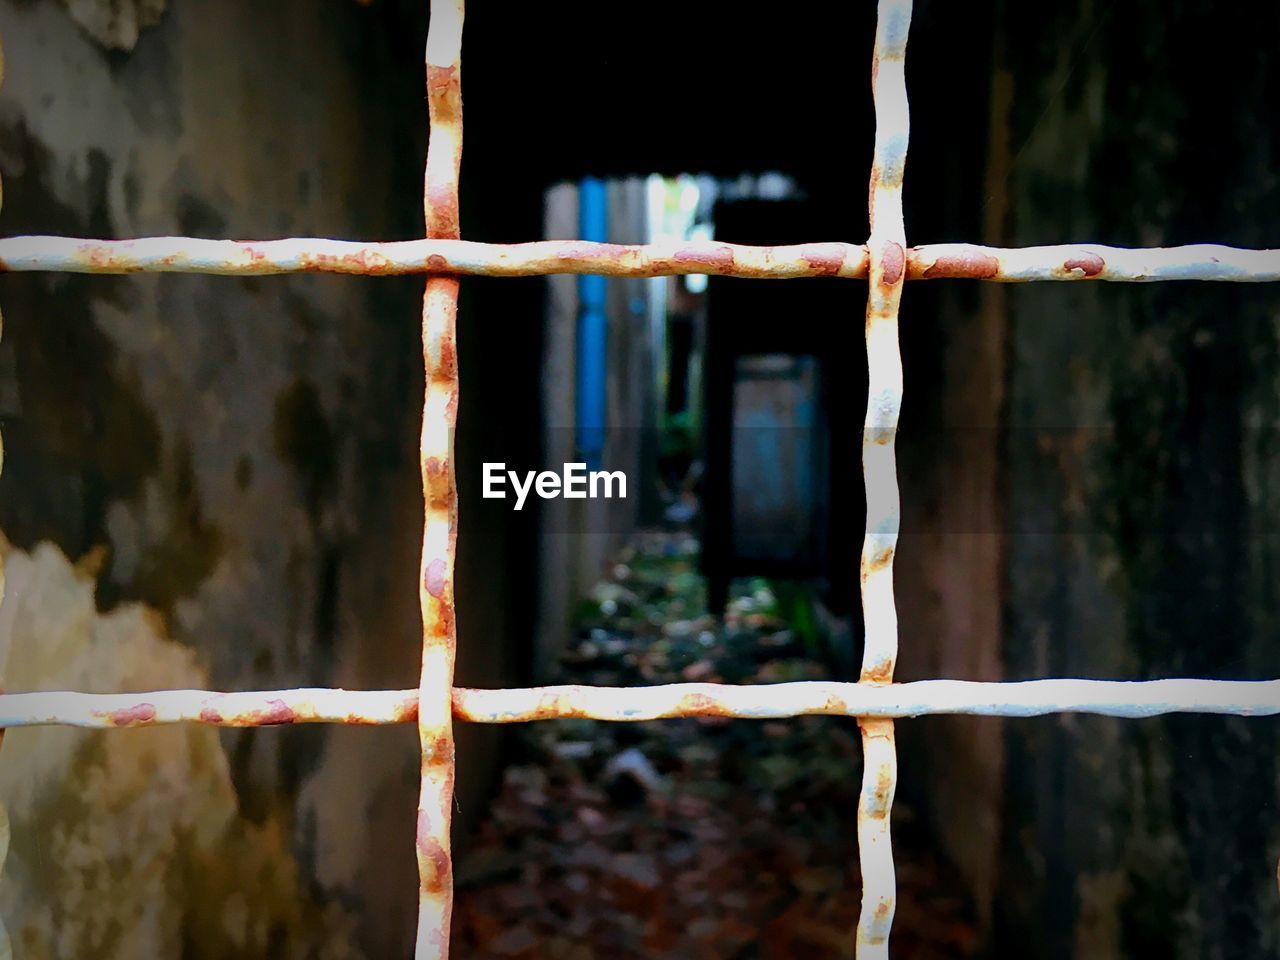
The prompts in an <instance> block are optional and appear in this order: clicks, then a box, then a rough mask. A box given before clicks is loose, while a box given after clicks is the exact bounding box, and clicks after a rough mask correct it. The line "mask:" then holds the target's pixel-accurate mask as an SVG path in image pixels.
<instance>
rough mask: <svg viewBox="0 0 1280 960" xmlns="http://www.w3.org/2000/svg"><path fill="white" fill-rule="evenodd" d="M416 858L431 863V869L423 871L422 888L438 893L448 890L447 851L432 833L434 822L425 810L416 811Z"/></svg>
mask: <svg viewBox="0 0 1280 960" xmlns="http://www.w3.org/2000/svg"><path fill="white" fill-rule="evenodd" d="M417 847H418V859H419V862H425V863H428V864H430V865H431V867H432V869H431V870H426V871H423V876H422V889H423V890H425V891H427V892H428V893H433V894H440V893H443V892H445V891H447V890H449V886H450V884H449V873H450V870H451V864H450V861H449V852H448V851H447V850H445V848H444V844H442V843H441V842H440V841H439V840H438V839H436V837H435V835H434V824H432V822H431V817H430V815H429V814H428V813H427V811H425V810H419V811H418V837H417Z"/></svg>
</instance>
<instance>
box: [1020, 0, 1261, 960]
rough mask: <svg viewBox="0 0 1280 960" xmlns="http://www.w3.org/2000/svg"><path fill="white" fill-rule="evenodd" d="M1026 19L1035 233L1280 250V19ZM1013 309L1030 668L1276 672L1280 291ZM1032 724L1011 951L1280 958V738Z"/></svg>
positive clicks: (1204, 13) (1152, 6) (1023, 760)
mask: <svg viewBox="0 0 1280 960" xmlns="http://www.w3.org/2000/svg"><path fill="white" fill-rule="evenodd" d="M1006 10H1007V15H1006V16H1005V17H1004V18H1003V20H1002V22H1003V24H1004V29H1005V30H1006V31H1007V32H1008V35H1009V37H1010V38H1013V37H1021V38H1023V39H1024V42H1022V43H1019V44H1014V43H1012V42H1011V43H1010V44H1009V50H1010V55H1011V69H1012V72H1013V77H1014V104H1015V107H1014V111H1013V115H1012V135H1013V143H1014V145H1015V148H1016V149H1015V153H1014V156H1015V161H1014V166H1013V169H1012V171H1011V180H1010V183H1011V211H1012V215H1013V218H1014V223H1015V230H1014V237H1013V239H1014V241H1015V243H1017V244H1018V245H1023V244H1033V243H1045V242H1053V241H1081V240H1095V241H1098V242H1102V243H1116V244H1124V245H1133V246H1147V245H1150V246H1159V245H1167V244H1176V243H1188V242H1202V241H1209V240H1214V241H1221V242H1226V243H1234V244H1237V245H1242V246H1275V244H1276V235H1275V224H1276V223H1277V222H1278V221H1280V178H1278V177H1277V173H1276V167H1275V162H1274V158H1275V151H1276V149H1277V146H1280V131H1278V130H1277V128H1276V125H1275V117H1276V114H1275V109H1276V103H1277V102H1280V100H1278V99H1277V97H1278V95H1280V75H1278V74H1277V72H1276V70H1275V66H1274V59H1273V58H1274V50H1273V47H1274V37H1275V36H1276V29H1277V27H1280V19H1278V13H1277V10H1276V9H1275V8H1274V7H1270V8H1268V9H1267V11H1266V12H1265V13H1264V12H1262V10H1261V9H1258V8H1255V9H1254V10H1253V14H1255V15H1256V16H1258V17H1259V18H1260V22H1249V21H1247V20H1245V19H1244V18H1242V17H1241V16H1238V15H1235V14H1234V13H1233V15H1231V16H1226V15H1224V14H1225V12H1226V11H1225V10H1224V8H1223V7H1222V6H1221V5H1220V4H1214V3H1211V2H1207V0H1182V2H1178V3H1154V2H1150V3H1149V2H1142V3H1129V4H1112V5H1103V4H1094V3H1088V2H1082V3H1080V4H1070V5H1068V6H1067V7H1066V8H1061V7H1060V8H1055V9H1053V10H1050V9H1048V8H1040V7H1036V8H1035V9H1034V12H1033V10H1032V8H1031V5H1026V6H1025V7H1020V6H1019V5H1016V4H1009V5H1007V8H1006ZM1009 296H1010V311H1011V312H1010V330H1011V331H1012V334H1011V335H1012V341H1011V354H1010V365H1011V366H1010V382H1009V391H1010V393H1009V424H1010V429H1009V441H1008V444H1007V458H1008V460H1007V466H1008V471H1009V472H1008V489H1009V501H1008V511H1009V522H1010V524H1011V535H1010V536H1009V538H1008V551H1009V553H1008V573H1007V593H1006V597H1007V603H1006V627H1007V635H1006V643H1005V650H1006V665H1007V672H1008V675H1009V678H1010V679H1021V678H1026V677H1033V676H1049V675H1067V676H1093V677H1130V678H1151V677H1160V676H1208V677H1226V678H1247V679H1256V678H1261V677H1263V676H1270V675H1274V673H1275V657H1274V650H1275V630H1276V625H1277V617H1278V614H1280V610H1278V605H1280V594H1278V593H1277V591H1276V588H1275V570H1276V564H1277V561H1278V560H1280V554H1277V547H1278V546H1280V541H1278V540H1277V538H1276V537H1275V530H1276V523H1277V517H1278V516H1280V514H1277V506H1280V504H1278V503H1277V499H1276V490H1277V486H1276V479H1277V477H1276V463H1277V462H1278V461H1277V453H1280V445H1278V444H1277V439H1278V437H1277V429H1276V428H1277V425H1278V423H1280V419H1278V418H1280V404H1278V403H1277V396H1280V394H1278V393H1277V389H1276V388H1277V384H1278V378H1280V360H1278V358H1280V350H1278V347H1280V339H1278V334H1280V291H1278V290H1275V289H1272V288H1271V287H1269V286H1259V287H1254V288H1251V289H1245V288H1241V287H1237V286H1232V285H1198V286H1197V285H1191V284H1179V285H1174V284H1161V285H1155V286H1152V287H1114V286H1111V287H1108V286H1104V285H1096V286H1095V285H1087V286H1086V285H1072V286H1070V287H1064V286H1049V285H1047V284H1044V285H1035V286H1027V287H1025V288H1018V289H1015V290H1012V291H1010V294H1009ZM1007 731H1008V745H1009V755H1008V757H1009V759H1008V771H1009V773H1008V778H1007V781H1006V783H1007V788H1006V797H1005V799H1006V804H1005V809H1006V816H1005V821H1004V836H1005V844H1004V857H1003V867H1004V876H1003V883H1002V890H1001V899H1000V901H999V902H998V904H997V921H998V927H997V938H996V946H997V950H996V953H997V955H1001V956H1003V955H1006V954H1005V951H1007V950H1008V949H1009V948H1010V946H1011V945H1012V944H1017V945H1018V953H1019V955H1021V956H1028V957H1055V958H1065V957H1078V958H1089V960H1107V958H1113V957H1115V958H1118V957H1147V956H1161V957H1174V958H1193V957H1194V958H1215V960H1216V958H1234V957H1240V958H1244V957H1277V956H1280V911H1278V905H1277V900H1276V888H1275V870H1276V858H1277V854H1278V853H1280V827H1278V826H1277V823H1276V820H1275V817H1274V816H1273V815H1272V814H1271V811H1273V810H1274V809H1275V806H1276V803H1277V801H1278V800H1280V796H1278V792H1277V791H1278V784H1277V774H1278V773H1280V768H1278V763H1280V753H1278V752H1277V747H1278V746H1280V742H1278V734H1277V728H1276V726H1275V725H1274V724H1271V723H1267V722H1261V723H1256V722H1249V721H1245V720H1230V719H1222V718H1212V717H1176V718H1169V719H1160V720H1150V721H1142V722H1128V721H1109V720H1103V719H1084V718H1071V717H1062V718H1052V719H1043V720H1035V721H1020V722H1018V723H1011V724H1008V725H1007Z"/></svg>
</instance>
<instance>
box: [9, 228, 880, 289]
mask: <svg viewBox="0 0 1280 960" xmlns="http://www.w3.org/2000/svg"><path fill="white" fill-rule="evenodd" d="M0 270H9V271H31V270H52V271H60V272H65V273H139V272H144V271H145V272H152V273H211V274H228V275H241V276H243V275H250V276H252V275H268V274H277V273H306V272H323V273H350V274H364V275H368V276H382V275H386V276H393V275H397V274H406V273H456V274H469V275H476V276H489V277H530V276H541V275H545V274H552V273H597V274H607V275H610V276H626V277H659V276H671V275H676V274H689V273H713V274H718V275H723V276H736V277H748V278H750V277H754V278H759V279H789V278H796V277H845V278H859V277H865V276H866V275H867V250H866V247H864V246H863V245H861V244H850V243H802V244H796V245H792V246H777V247H749V246H742V245H739V244H733V243H722V242H718V241H701V242H695V241H684V242H680V243H661V244H650V245H632V246H626V245H622V244H616V243H589V242H587V241H584V240H544V241H537V242H534V243H516V244H496V243H476V242H473V241H470V240H454V239H428V240H404V241H397V242H391V243H376V242H371V243H365V242H360V241H354V240H324V239H289V240H261V241H257V240H198V239H193V238H190V237H151V238H146V239H141V240H78V239H74V238H69V237H9V238H6V239H0Z"/></svg>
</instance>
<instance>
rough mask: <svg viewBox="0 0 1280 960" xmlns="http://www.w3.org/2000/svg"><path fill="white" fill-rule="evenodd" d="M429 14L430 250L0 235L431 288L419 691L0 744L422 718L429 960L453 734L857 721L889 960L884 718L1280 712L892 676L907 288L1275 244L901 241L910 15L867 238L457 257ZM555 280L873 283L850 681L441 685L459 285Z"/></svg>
mask: <svg viewBox="0 0 1280 960" xmlns="http://www.w3.org/2000/svg"><path fill="white" fill-rule="evenodd" d="M430 7H431V11H430V13H431V17H430V24H429V29H428V32H427V44H426V74H427V76H426V85H427V101H428V108H429V119H430V140H429V146H428V150H427V161H426V176H425V185H424V208H425V214H426V238H425V239H423V240H414V241H405V242H396V243H359V242H348V241H340V240H322V239H289V240H272V241H265V242H241V241H230V240H199V239H192V238H186V237H158V238H150V239H139V240H120V241H96V240H81V239H73V238H67V237H9V238H4V239H0V269H2V270H6V271H18V270H24V271H31V270H45V271H63V272H72V273H133V272H140V271H147V272H188V273H211V274H234V275H258V274H275V273H293V272H330V273H349V274H365V275H388V274H406V273H423V274H426V276H427V281H426V294H425V297H424V300H423V310H422V347H423V357H424V360H425V365H426V390H425V397H424V402H423V417H422V437H421V465H422V486H423V498H424V505H425V522H424V525H423V535H422V565H421V569H420V571H419V573H420V577H419V593H420V600H421V607H422V673H421V677H420V680H419V685H418V687H417V689H406V690H375V691H354V690H337V689H297V690H275V691H261V692H247V693H217V692H212V691H207V690H162V691H155V692H150V693H126V694H108V695H97V694H85V693H74V692H41V693H11V694H5V695H0V729H3V728H8V727H21V726H32V725H37V724H67V725H73V726H80V727H136V726H143V725H149V724H160V723H183V722H191V723H205V724H213V725H219V726H229V727H249V726H266V725H272V724H291V723H353V724H362V723H363V724H387V723H410V722H416V723H417V725H418V730H419V733H420V740H421V748H422V777H421V794H420V800H419V804H418V819H417V856H418V870H419V877H420V886H421V890H420V901H419V902H420V907H419V914H418V935H417V948H416V957H417V958H418V960H429V958H432V960H433V958H443V957H446V956H447V955H448V944H449V923H450V911H451V906H452V898H453V882H452V866H451V859H450V851H449V832H450V808H451V806H452V797H453V779H454V744H453V726H452V725H453V721H454V719H459V720H465V721H470V722H474V723H515V722H522V721H527V720H541V719H548V718H554V717H585V718H591V719H596V720H610V721H635V720H651V719H656V718H662V717H688V716H722V717H738V718H748V719H766V718H779V717H792V716H798V715H801V714H828V715H834V716H846V717H854V718H856V719H857V720H858V722H859V724H860V726H861V729H862V742H863V749H864V769H863V781H862V792H861V797H860V801H859V804H858V820H857V823H858V844H859V851H860V853H859V856H860V860H861V870H862V883H863V894H862V911H861V916H860V917H859V919H858V924H857V934H856V936H857V946H856V952H857V956H858V957H859V958H861V960H875V958H885V957H887V956H888V941H889V931H890V927H891V926H892V923H893V914H894V905H895V878H894V863H893V850H892V845H891V840H890V811H891V808H892V805H893V796H894V790H895V786H896V781H897V753H896V748H895V745H894V721H895V720H896V719H898V718H904V717H915V716H921V715H926V714H944V713H950V714H974V715H986V716H1003V717H1029V716H1039V715H1043V714H1050V713H1060V712H1081V713H1095V714H1103V715H1107V716H1114V717H1149V716H1154V715H1158V714H1164V713H1174V712H1189V713H1218V714H1234V715H1240V716H1262V715H1275V714H1280V680H1270V681H1258V682H1237V681H1215V680H1195V679H1185V680H1182V679H1172V680H1155V681H1145V682H1122V681H1101V680H1073V679H1047V680H1035V681H1027V682H1007V683H982V682H969V681H959V680H926V681H918V682H913V683H894V682H893V670H894V664H895V661H896V659H897V652H898V626H897V612H896V609H895V605H894V596H893V559H894V552H895V550H896V547H897V540H898V530H899V522H900V505H899V496H898V485H897V474H896V464H895V454H894V439H895V436H896V433H897V424H898V414H899V411H900V409H901V405H902V359H901V355H900V353H899V348H898V305H899V301H900V300H901V297H902V289H903V285H904V283H905V281H907V280H927V279H933V278H944V277H952V278H957V277H958V278H972V279H981V280H994V281H1030V280H1111V281H1152V280H1224V281H1280V250H1240V249H1235V248H1231V247H1224V246H1218V245H1212V244H1200V245H1193V246H1183V247H1174V248H1169V249H1146V250H1131V249H1123V248H1116V247H1106V246H1097V245H1092V244H1080V245H1071V246H1046V247H1028V248H1023V249H996V248H990V247H983V246H977V245H973V244H964V243H952V244H932V245H925V246H919V247H908V246H907V244H906V235H905V226H904V223H903V215H902V187H903V173H904V169H905V164H906V155H907V141H908V130H909V115H908V108H907V89H906V79H905V73H904V66H905V55H906V47H907V34H908V30H909V27H910V23H911V0H880V2H879V15H878V16H879V19H878V23H877V29H876V39H875V50H874V55H873V59H872V66H871V77H872V86H873V91H874V99H875V118H876V132H875V151H874V156H873V159H872V166H871V189H870V222H871V231H870V237H869V238H868V240H867V242H866V243H865V244H848V243H806V244H798V245H793V246H778V247H747V246H738V245H734V244H728V243H720V242H710V241H708V242H701V243H674V244H666V245H657V244H654V245H643V246H623V245H617V244H606V243H587V242H582V241H544V242H536V243H522V244H511V245H499V244H486V243H471V242H467V241H464V240H461V239H460V238H459V228H458V191H457V184H458V169H459V162H460V160H461V155H462V88H461V47H462V22H463V0H430ZM553 273H595V274H604V275H608V276H630V277H654V276H666V275H675V274H690V273H702V274H717V275H723V276H732V277H744V278H758V279H782V278H796V277H831V276H834V277H845V278H850V279H866V280H867V281H868V286H869V294H868V300H867V314H866V342H867V362H868V368H869V391H868V394H869V395H868V400H867V415H866V424H865V430H864V431H863V441H862V443H863V473H864V479H865V484H866V499H867V523H866V532H865V537H864V540H863V548H862V560H861V568H862V569H861V581H862V586H861V590H862V606H863V613H864V619H865V624H866V629H865V636H866V639H865V650H864V655H863V661H862V671H861V676H860V679H859V680H858V682H857V683H835V682H802V683H779V684H770V685H762V686H734V685H728V684H707V683H684V684H672V685H666V686H656V687H640V688H631V689H611V688H603V687H584V686H561V687H541V688H533V689H519V690H514V689H508V690H474V689H463V688H457V687H454V686H453V664H454V649H455V643H456V636H457V632H456V624H455V606H454V590H453V582H454V554H455V544H456V541H457V489H456V483H455V478H454V462H453V427H454V423H455V419H456V414H457V406H458V401H459V394H458V376H457V372H458V357H457V349H456V344H457V338H456V330H455V321H456V313H457V304H458V292H459V285H460V282H459V277H460V276H464V275H466V276H489V277H513V276H530V275H539V274H553ZM2 449H3V448H2V447H0V451H2ZM0 456H2V453H0Z"/></svg>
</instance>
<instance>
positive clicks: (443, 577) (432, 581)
mask: <svg viewBox="0 0 1280 960" xmlns="http://www.w3.org/2000/svg"><path fill="white" fill-rule="evenodd" d="M448 571H449V568H448V565H447V564H446V563H445V561H444V559H443V558H442V557H436V559H434V560H432V561H431V562H430V563H429V564H427V572H426V575H425V576H424V577H423V578H422V585H423V586H424V587H426V589H427V593H429V594H431V596H433V597H435V598H436V599H437V600H438V599H440V597H441V596H443V595H444V588H445V584H446V583H447V582H448V576H447V575H448Z"/></svg>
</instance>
